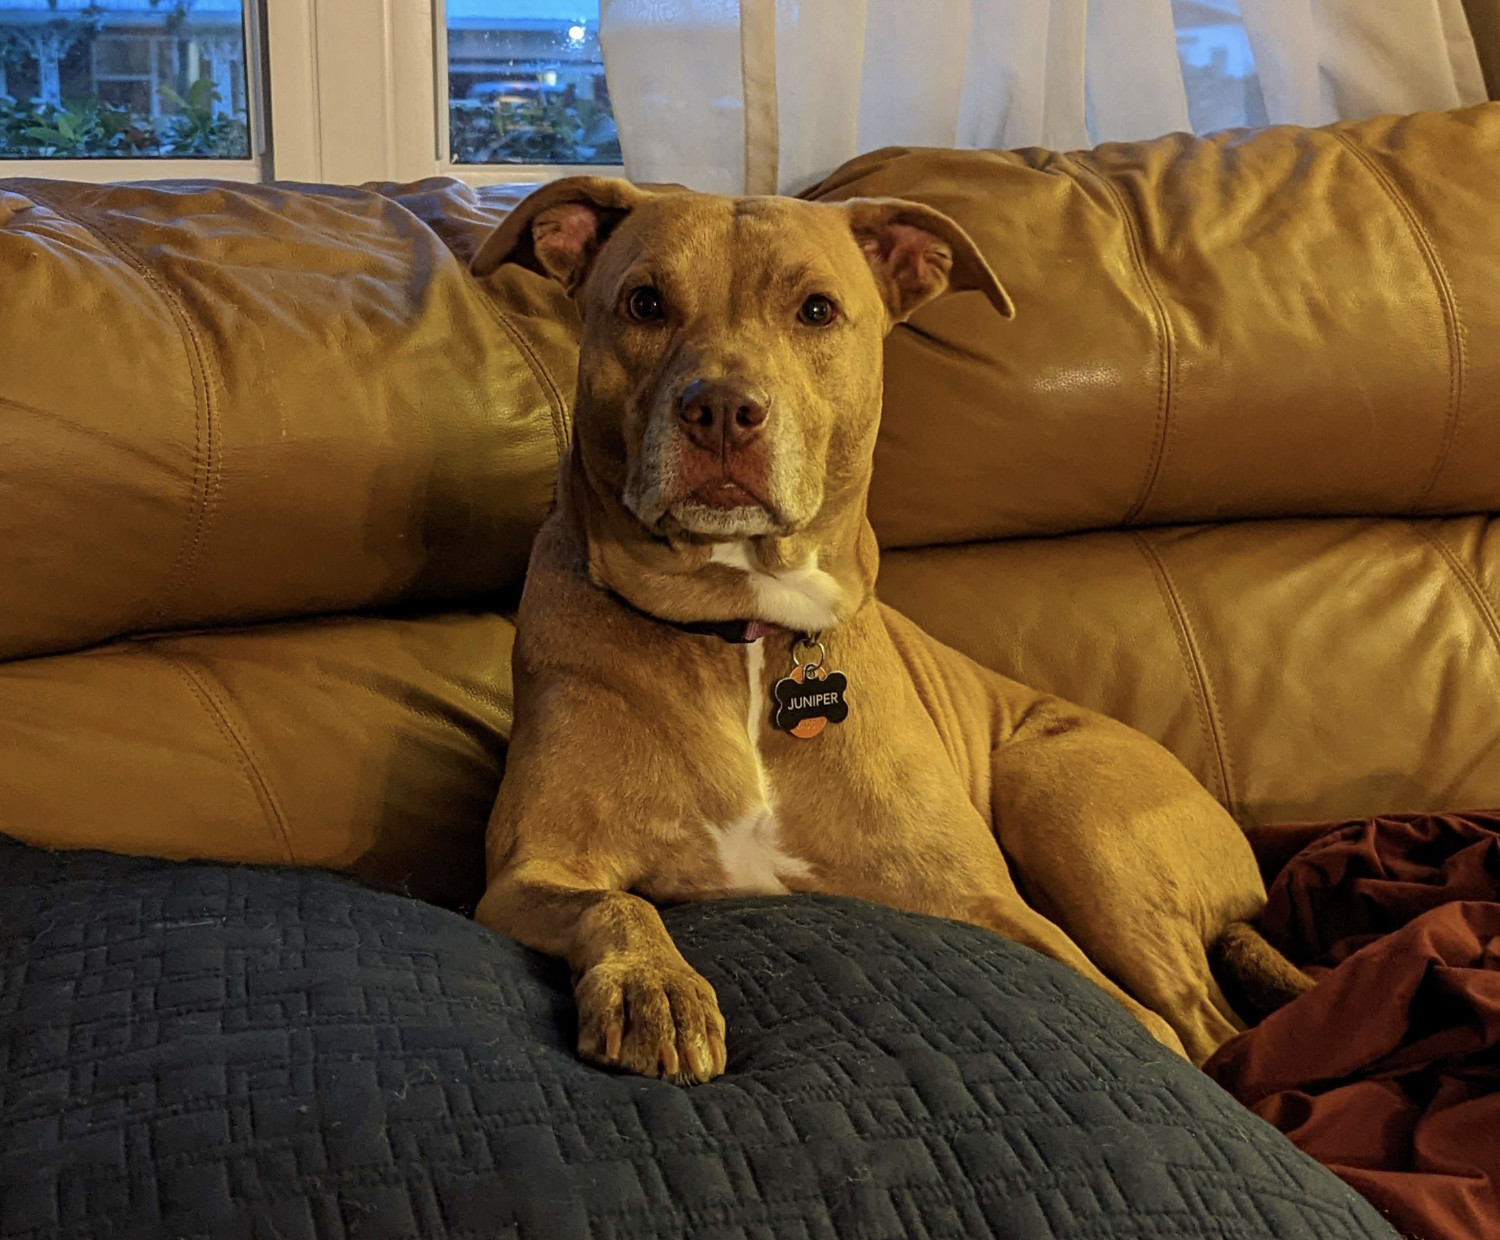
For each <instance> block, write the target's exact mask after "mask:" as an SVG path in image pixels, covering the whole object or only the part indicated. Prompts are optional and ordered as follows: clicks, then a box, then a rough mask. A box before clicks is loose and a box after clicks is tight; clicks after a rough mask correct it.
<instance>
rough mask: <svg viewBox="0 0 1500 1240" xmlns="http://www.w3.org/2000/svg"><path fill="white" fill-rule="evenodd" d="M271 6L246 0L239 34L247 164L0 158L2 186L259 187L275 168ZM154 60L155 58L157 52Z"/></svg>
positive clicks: (169, 159)
mask: <svg viewBox="0 0 1500 1240" xmlns="http://www.w3.org/2000/svg"><path fill="white" fill-rule="evenodd" d="M265 3H266V0H243V3H242V5H241V17H240V28H241V30H242V31H243V34H244V39H245V59H244V64H245V104H246V106H245V123H246V128H247V130H248V131H249V138H250V157H249V158H248V159H174V158H172V157H170V156H168V157H162V158H150V157H147V158H141V159H105V158H100V159H7V158H6V157H5V156H3V155H0V181H3V180H6V179H8V178H10V177H31V178H39V179H44V180H46V179H50V180H58V181H82V182H86V183H88V184H93V185H103V184H108V183H111V182H120V181H173V180H187V181H196V180H210V181H238V182H241V183H258V182H262V181H265V180H268V179H269V176H268V173H269V171H270V167H271V161H270V151H269V147H270V142H269V133H268V131H267V126H266V107H265V98H266V89H267V75H266V68H267V66H266V55H265V47H266V42H265V37H264V31H265V28H266V27H265V17H266V14H265V8H264V6H265ZM152 54H153V55H154V54H155V52H154V50H153V53H152Z"/></svg>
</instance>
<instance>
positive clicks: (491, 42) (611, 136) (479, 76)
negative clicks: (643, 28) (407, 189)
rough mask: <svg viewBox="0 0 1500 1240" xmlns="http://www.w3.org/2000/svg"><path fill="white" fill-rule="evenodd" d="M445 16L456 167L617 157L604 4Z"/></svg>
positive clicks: (545, 2) (464, 4) (458, 3)
mask: <svg viewBox="0 0 1500 1240" xmlns="http://www.w3.org/2000/svg"><path fill="white" fill-rule="evenodd" d="M3 3H5V0H0V4H3ZM447 19H448V140H449V148H450V150H451V152H452V160H453V162H454V163H456V164H618V163H619V162H620V139H619V137H618V136H617V135H616V133H615V119H614V115H613V114H612V113H611V111H610V107H609V91H608V89H607V88H606V87H605V84H604V61H603V58H602V57H601V55H600V52H599V2H598V0H447Z"/></svg>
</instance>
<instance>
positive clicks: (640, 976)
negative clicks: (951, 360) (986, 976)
mask: <svg viewBox="0 0 1500 1240" xmlns="http://www.w3.org/2000/svg"><path fill="white" fill-rule="evenodd" d="M505 262H517V263H521V264H523V265H525V266H528V267H530V268H532V269H533V270H536V271H539V272H543V273H545V274H547V275H549V276H551V277H553V278H555V279H557V280H559V281H561V282H562V283H563V284H564V285H566V286H567V288H568V289H569V290H570V291H571V292H572V293H573V294H574V296H575V297H576V299H577V301H578V304H579V307H580V309H581V311H582V315H583V340H582V352H581V356H580V362H579V376H578V392H577V402H576V411H575V435H574V440H573V444H572V447H571V449H570V451H569V453H568V454H567V456H566V457H565V459H564V461H563V465H562V470H561V473H560V476H559V482H558V497H557V507H556V510H555V511H554V512H553V514H552V516H551V518H550V519H549V520H548V521H547V523H546V525H545V527H544V528H543V529H542V532H541V534H540V535H539V537H538V539H537V542H536V546H535V548H534V550H533V552H532V557H531V567H530V571H529V575H528V577H527V581H526V588H525V593H524V596H523V598H522V601H521V611H520V617H519V622H518V623H519V631H518V636H517V641H516V647H515V656H514V668H515V692H516V719H515V732H514V736H513V738H512V741H511V747H510V755H509V758H508V761H507V769H506V774H505V779H504V783H503V784H502V786H501V789H500V795H499V798H498V800H497V801H496V804H495V809H494V813H493V815H492V817H491V819H490V825H489V835H488V841H487V852H488V889H487V891H486V893H485V896H484V899H483V901H482V902H481V904H480V906H479V910H478V918H479V920H480V921H481V922H483V923H484V924H485V925H487V926H490V927H491V928H493V929H495V930H498V931H501V932H503V933H505V934H508V935H510V936H511V937H513V938H515V939H517V940H519V941H520V942H522V943H524V944H527V945H528V946H531V947H534V948H537V949H539V950H541V951H544V952H548V953H551V954H553V955H556V956H561V957H563V958H564V959H566V960H567V961H568V963H569V964H570V965H571V966H572V968H573V972H574V978H575V995H576V998H577V1002H578V1016H579V1037H578V1049H579V1051H580V1053H581V1054H583V1055H585V1056H587V1057H588V1058H590V1059H593V1060H597V1061H598V1062H601V1063H605V1064H610V1065H616V1066H619V1067H623V1068H628V1069H630V1070H631V1071H634V1072H639V1073H644V1074H646V1075H648V1076H656V1075H661V1076H666V1077H669V1078H671V1079H672V1080H675V1081H680V1082H687V1081H706V1080H709V1079H710V1078H712V1077H714V1076H716V1075H718V1074H719V1073H721V1072H723V1071H724V1063H725V1042H724V1020H723V1017H722V1016H721V1015H720V1013H719V1008H718V1003H717V1000H716V998H715V996H714V992H713V990H712V988H711V987H710V986H709V984H708V983H707V982H706V981H704V979H703V978H702V977H700V976H699V975H698V974H697V973H696V972H694V971H693V969H692V968H691V967H689V965H688V964H687V962H686V961H685V960H684V959H683V958H682V956H681V955H680V954H679V953H678V951H677V949H676V947H675V946H674V945H673V943H672V940H671V938H670V937H669V936H668V934H667V931H666V929H665V927H664V926H663V925H662V921H661V918H660V916H659V915H658V914H657V911H656V909H655V907H653V902H655V903H664V902H675V901H683V900H693V899H702V898H708V897H714V896H728V895H741V894H753V893H771V892H787V891H802V892H809V891H817V892H829V893H834V894H838V895H846V896H857V897H861V898H863V899H866V900H873V901H878V902H879V903H882V904H888V905H894V906H896V907H898V908H903V909H910V910H914V911H916V912H920V913H930V914H934V915H936V916H939V917H949V918H954V919H957V920H961V921H966V922H972V923H974V924H976V925H980V926H985V927H987V928H989V929H991V930H994V931H996V932H997V933H999V934H1003V935H1005V936H1006V937H1007V938H1011V939H1014V940H1016V941H1017V942H1020V943H1025V944H1027V945H1029V946H1031V947H1034V948H1036V949H1037V950H1038V951H1041V952H1045V953H1046V954H1047V955H1049V956H1053V957H1055V958H1056V959H1058V960H1061V961H1063V962H1065V963H1066V964H1069V965H1071V966H1072V967H1073V968H1075V969H1077V970H1078V972H1080V973H1082V974H1083V975H1084V976H1085V977H1087V978H1089V979H1090V980H1091V981H1093V982H1094V983H1096V984H1097V985H1098V986H1100V987H1101V988H1103V989H1104V990H1106V991H1107V992H1108V993H1109V994H1111V995H1113V996H1114V997H1115V998H1116V999H1117V1000H1119V1002H1120V1003H1121V1004H1122V1005H1124V1007H1125V1008H1126V1009H1127V1010H1128V1011H1130V1012H1131V1013H1132V1014H1133V1015H1134V1016H1135V1017H1136V1019H1138V1020H1139V1021H1140V1022H1141V1023H1142V1024H1143V1025H1145V1026H1146V1028H1147V1029H1148V1030H1150V1031H1151V1033H1152V1034H1154V1035H1155V1036H1156V1037H1157V1039H1158V1040H1160V1041H1161V1042H1162V1043H1164V1044H1165V1045H1167V1046H1169V1047H1171V1048H1172V1049H1173V1050H1176V1051H1178V1052H1181V1051H1182V1050H1183V1048H1184V1046H1185V1047H1186V1049H1187V1053H1188V1054H1189V1055H1190V1056H1191V1058H1192V1059H1193V1061H1194V1062H1195V1063H1201V1062H1202V1061H1203V1060H1204V1059H1205V1058H1207V1056H1208V1055H1210V1054H1211V1053H1212V1052H1213V1050H1214V1049H1215V1048H1216V1047H1217V1046H1218V1045H1219V1044H1220V1043H1221V1042H1222V1041H1224V1039H1225V1038H1227V1037H1229V1036H1230V1035H1231V1034H1232V1033H1234V1032H1235V1031H1236V1030H1237V1029H1239V1028H1242V1027H1243V1026H1242V1025H1241V1024H1240V1023H1239V1021H1238V1020H1237V1018H1236V1017H1235V1015H1234V1012H1233V1010H1232V1009H1231V1007H1230V1005H1229V1004H1228V1002H1226V1000H1225V998H1224V995H1223V994H1222V993H1221V991H1220V989H1219V987H1218V985H1216V983H1215V980H1214V977H1213V976H1212V974H1211V973H1210V969H1209V961H1208V951H1207V950H1206V949H1215V948H1217V949H1219V951H1220V952H1221V954H1222V955H1223V957H1224V962H1225V963H1226V964H1228V965H1230V966H1232V971H1233V972H1235V973H1237V974H1240V975H1243V977H1242V980H1244V981H1245V982H1247V983H1250V984H1258V985H1259V986H1260V988H1261V990H1262V992H1265V991H1267V990H1269V991H1270V992H1272V995H1273V1001H1274V999H1276V998H1280V997H1284V996H1285V995H1286V994H1289V993H1293V992H1295V991H1296V990H1298V989H1301V988H1303V987H1305V986H1306V985H1308V984H1309V983H1308V982H1307V979H1306V978H1305V977H1303V975H1301V974H1299V973H1297V972H1296V970H1294V969H1293V968H1292V966H1291V965H1290V964H1288V963H1287V962H1286V961H1285V960H1284V959H1282V958H1281V957H1279V956H1277V955H1276V954H1275V953H1274V952H1273V951H1272V950H1271V949H1270V948H1269V947H1268V946H1267V945H1265V943H1264V942H1263V940H1260V939H1259V938H1258V936H1255V935H1254V933H1253V932H1252V931H1250V930H1249V929H1248V927H1245V926H1243V925H1242V923H1243V921H1244V919H1246V918H1249V917H1252V916H1254V915H1255V914H1256V913H1257V912H1258V911H1259V909H1260V908H1261V906H1262V904H1263V903H1264V901H1265V891H1264V888H1263V887H1262V884H1261V880H1260V876H1259V874H1258V872H1257V870H1256V866H1255V861H1254V859H1253V857H1252V856H1251V853H1250V849H1249V847H1248V845H1247V844H1246V841H1245V839H1244V836H1243V835H1242V834H1241V832H1240V830H1239V828H1238V827H1237V826H1236V824H1235V823H1234V821H1233V820H1232V819H1231V818H1230V817H1229V815H1228V814H1226V813H1225V812H1224V810H1223V809H1221V808H1220V807H1219V805H1218V804H1217V803H1216V802H1215V801H1214V800H1213V799H1212V798H1211V797H1210V796H1209V795H1208V793H1207V792H1205V791H1204V789H1203V788H1202V787H1200V786H1199V785H1198V783H1197V782H1195V781H1194V779H1193V778H1192V776H1191V775H1190V774H1189V773H1188V772H1187V771H1186V770H1185V769H1184V768H1183V767H1182V766H1181V765H1180V764H1179V763H1178V762H1177V761H1176V760H1175V759H1174V758H1172V757H1171V756H1170V755H1169V754H1168V753H1167V752H1166V751H1165V750H1164V749H1162V748H1160V747H1159V746H1157V745H1156V744H1154V743H1153V742H1151V741H1149V740H1148V739H1147V738H1146V737H1144V736H1142V735H1140V734H1138V733H1136V732H1133V731H1132V730H1130V729H1129V728H1127V727H1125V726H1123V725H1122V724H1119V723H1116V722H1114V721H1113V720H1111V719H1107V718H1105V717H1103V716H1101V715H1097V714H1094V713H1092V712H1090V711H1087V710H1083V709H1080V708H1079V707H1076V706H1072V705H1069V704H1068V703H1066V702H1063V701H1060V700H1059V699H1057V698H1055V697H1051V696H1048V695H1046V694H1041V693H1037V692H1035V691H1033V690H1031V689H1027V688H1025V687H1024V686H1022V685H1019V684H1016V683H1014V682H1012V681H1009V680H1006V679H1004V678H1002V677H1000V676H998V675H995V674H994V673H992V672H989V671H987V670H986V669H984V668H982V667H980V666H978V665H977V664H975V663H973V662H972V661H971V660H969V659H967V658H965V657H964V656H963V655H961V654H958V653H957V652H956V651H953V650H951V649H948V648H947V647H945V646H942V645H940V644H939V643H937V642H935V641H934V640H932V639H931V638H930V637H928V636H926V634H924V633H923V632H922V631H921V630H919V629H918V628H917V627H916V626H915V625H913V624H912V623H911V622H909V621H907V620H905V619H903V618H902V617H901V616H900V615H898V614H896V613H895V612H893V611H891V610H890V609H888V608H886V607H884V606H882V605H881V604H879V603H877V602H876V600H875V597H874V592H873V591H874V584H875V574H876V565H877V553H876V546H875V538H874V535H873V533H872V532H871V529H870V525H869V523H868V521H867V520H866V517H865V497H866V491H867V489H868V487H869V482H870V469H871V458H872V453H873V449H874V444H875V432H876V427H877V424H878V422H879V418H880V396H881V349H882V345H881V342H882V339H883V337H884V336H885V334H886V332H887V331H889V330H890V328H891V327H892V326H893V325H894V324H896V323H899V322H901V321H902V320H903V319H905V318H906V317H907V316H908V315H909V314H911V312H912V311H913V310H915V309H916V308H917V307H918V306H920V305H922V304H923V303H924V302H926V301H927V300H929V299H930V298H933V297H936V296H937V295H938V294H940V293H942V292H944V291H945V289H953V290H961V289H970V290H976V291H978V292H980V293H982V294H983V295H984V297H985V298H987V299H988V307H987V306H985V304H984V303H983V302H980V303H978V304H976V307H975V313H986V312H989V307H993V311H994V312H998V313H999V314H1002V315H1005V316H1007V317H1009V316H1010V315H1011V314H1012V307H1011V303H1010V299H1009V297H1008V296H1007V295H1006V293H1005V291H1004V289H1002V288H1001V286H1000V284H999V282H998V281H997V280H996V278H995V276H994V274H993V273H992V272H991V270H990V268H989V266H988V265H987V264H986V263H985V261H984V259H983V257H982V256H981V255H980V254H979V253H978V251H977V250H976V249H975V247H974V245H973V243H972V242H971V241H970V240H969V238H968V237H967V235H966V234H965V233H964V232H963V231H962V230H961V229H960V228H959V227H958V226H957V225H956V224H954V223H953V221H951V220H949V219H948V218H947V217H946V216H944V215H942V214H941V213H939V212H937V211H934V210H932V209H930V208H927V207H922V206H918V205H914V204H912V203H906V202H898V201H890V200H865V201H855V202H849V203H844V204H842V205H838V206H831V205H817V204H813V203H807V202H798V201H793V200H788V199H781V198H723V197H714V196H709V195H704V194H694V193H688V192H686V191H678V190H675V189H672V190H648V189H643V188H638V187H634V186H631V185H629V184H627V183H625V182H622V181H612V180H604V179H598V178H591V177H576V178H569V179H567V180H563V181H557V182H554V183H553V184H551V185H548V186H546V187H545V188H543V189H541V190H538V191H537V192H536V193H535V194H533V195H532V196H531V197H530V198H528V199H527V200H526V201H525V202H523V203H522V204H521V205H520V206H519V207H518V208H517V209H516V211H515V212H514V213H513V214H512V215H511V216H510V217H509V218H507V219H506V220H505V221H504V223H502V224H501V225H500V227H499V228H498V229H497V230H496V231H495V232H494V233H493V234H492V235H491V236H490V237H489V238H488V239H487V240H486V241H485V243H484V245H483V246H482V247H481V249H480V251H479V253H478V254H477V255H476V256H475V259H474V264H473V269H474V271H475V273H476V274H478V275H480V276H483V275H485V274H487V273H489V272H491V271H493V270H494V269H495V268H496V267H498V266H499V265H500V264H501V263H505ZM835 669H836V670H835ZM830 673H832V674H830ZM840 673H842V675H840ZM997 841H998V845H999V846H998V847H997V846H996V844H997ZM1007 863H1008V864H1007ZM1013 874H1014V875H1015V877H1016V880H1018V881H1019V882H1020V884H1021V888H1022V890H1024V892H1025V896H1026V898H1025V899H1024V900H1023V898H1022V896H1021V894H1020V892H1018V890H1017V886H1016V881H1013V878H1012V875H1013Z"/></svg>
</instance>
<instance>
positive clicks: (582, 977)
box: [475, 865, 726, 1085]
mask: <svg viewBox="0 0 1500 1240" xmlns="http://www.w3.org/2000/svg"><path fill="white" fill-rule="evenodd" d="M475 917H476V919H477V920H478V921H479V922H480V923H481V924H482V925H485V926H488V927H489V928H490V929H492V930H496V931H499V932H500V933H501V934H506V935H509V936H510V937H511V938H513V939H515V940H516V941H517V942H520V943H523V944H525V945H526V946H527V947H531V948H535V949H536V950H537V951H542V952H546V953H548V954H549V955H552V956H560V957H562V958H563V959H564V960H566V961H567V962H568V964H569V965H570V966H571V967H572V969H573V979H574V980H573V995H574V998H575V1000H576V1001H577V1004H578V1053H579V1054H580V1055H582V1056H583V1057H584V1058H585V1059H591V1060H593V1061H594V1062H595V1063H600V1064H604V1065H606V1066H608V1067H613V1068H624V1069H625V1070H627V1071H629V1072H636V1073H639V1074H640V1075H642V1076H660V1077H665V1078H666V1079H667V1080H670V1081H674V1082H676V1083H677V1084H679V1085H688V1084H694V1083H702V1082H705V1081H710V1080H712V1079H713V1078H714V1077H716V1076H719V1075H721V1074H722V1073H723V1071H724V1063H725V1058H726V1050H725V1045H724V1017H723V1016H722V1015H721V1014H720V1012H719V1000H718V997H717V996H716V995H715V994H714V989H713V987H712V986H710V985H709V984H708V982H707V981H705V980H704V978H703V977H702V976H700V975H699V974H698V972H697V971H696V970H694V969H693V967H692V966H691V965H690V964H688V962H687V961H686V960H684V959H683V958H682V953H681V952H679V951H678V950H677V945H676V944H675V943H673V942H672V936H671V935H669V934H668V933H667V928H666V926H664V925H663V924H662V920H661V915H660V914H659V913H658V912H657V911H656V909H655V908H654V907H652V905H651V904H649V903H648V902H647V901H645V900H643V899H641V898H640V896H636V895H632V894H630V893H629V892H628V891H613V890H607V889H599V888H591V887H589V886H588V885H586V884H585V883H583V882H582V881H580V880H579V879H578V876H576V875H572V874H569V873H567V872H566V871H562V870H559V869H558V868H557V867H553V866H547V867H545V870H544V869H543V868H542V867H540V866H537V865H529V866H526V865H523V866H519V867H516V868H513V869H507V870H506V871H504V872H502V873H501V874H499V875H497V876H496V877H495V879H494V880H493V881H492V882H491V883H490V885H489V889H488V890H487V891H486V892H485V895H484V899H483V900H482V901H480V904H479V908H478V910H477V911H476V914H475Z"/></svg>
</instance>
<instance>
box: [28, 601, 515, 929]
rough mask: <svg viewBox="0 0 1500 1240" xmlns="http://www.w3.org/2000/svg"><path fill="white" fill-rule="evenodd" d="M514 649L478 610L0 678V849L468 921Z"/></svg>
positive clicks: (244, 637)
mask: <svg viewBox="0 0 1500 1240" xmlns="http://www.w3.org/2000/svg"><path fill="white" fill-rule="evenodd" d="M513 635H514V629H513V628H512V626H511V624H510V621H508V620H506V619H505V618H503V617H501V616H498V615H494V614H491V613H488V612H480V611H475V612H453V613H449V614H446V615H439V616H428V617H424V618H421V619H375V618H358V619H357V618H353V617H350V618H345V619H329V620H306V621H295V622H287V623H282V624H273V625H260V626H251V627H245V628H241V629H236V630H232V631H229V630H224V631H217V632H205V633H183V634H176V635H172V636H163V637H157V638H149V639H147V638H142V639H132V640H126V641H120V642H115V643H113V644H110V645H106V646H99V647H95V648H94V649H92V650H85V651H80V652H77V653H73V654H64V655H52V656H49V657H47V658H38V659H22V660H17V661H15V662H11V663H0V830H3V831H8V832H10V833H11V834H13V835H16V836H18V837H20V838H22V839H25V840H28V841H30V842H32V843H37V844H43V845H46V846H48V847H53V848H107V849H110V850H111V851H115V852H124V853H136V854H144V855H151V856H164V857H182V858H219V859H224V860H231V861H251V862H263V863H264V862H278V863H294V864H298V865H316V866H328V867H336V868H340V869H347V870H351V871H353V872H354V873H357V874H359V875H361V876H363V877H365V878H367V879H371V880H375V881H379V882H381V883H386V884H391V885H395V886H398V887H399V888H401V889H402V890H405V891H408V892H410V893H412V894H414V895H419V896H421V897H423V898H425V899H430V900H437V901H440V902H442V903H445V904H450V905H461V904H465V903H468V902H471V901H473V900H475V899H477V898H478V896H479V894H480V891H481V890H482V887H483V882H484V847H483V841H484V827H485V823H486V822H487V821H488V818H489V812H490V807H491V806H492V805H493V803H494V799H495V789H496V788H497V787H498V786H499V782H500V769H501V764H502V762H503V760H504V753H505V741H506V738H507V737H508V736H509V735H510V724H511V688H510V683H511V682H510V649H511V641H512V637H513Z"/></svg>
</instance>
